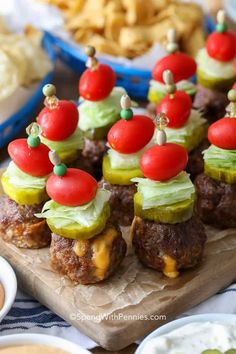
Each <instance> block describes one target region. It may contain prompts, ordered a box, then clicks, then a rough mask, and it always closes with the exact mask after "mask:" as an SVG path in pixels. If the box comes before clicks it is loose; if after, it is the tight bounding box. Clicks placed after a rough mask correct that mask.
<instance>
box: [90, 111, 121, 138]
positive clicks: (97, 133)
mask: <svg viewBox="0 0 236 354" xmlns="http://www.w3.org/2000/svg"><path fill="white" fill-rule="evenodd" d="M119 118H120V116H117V120H118V119H119ZM114 123H115V122H113V123H112V124H107V125H105V126H104V127H100V128H94V129H88V130H86V131H85V132H84V136H85V137H86V138H88V139H90V140H105V139H106V138H107V134H108V132H109V130H110V128H111V127H112V126H113V124H114Z"/></svg>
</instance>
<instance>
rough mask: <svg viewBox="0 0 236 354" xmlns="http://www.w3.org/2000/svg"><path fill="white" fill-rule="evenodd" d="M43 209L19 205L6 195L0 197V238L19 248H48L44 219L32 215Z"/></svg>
mask: <svg viewBox="0 0 236 354" xmlns="http://www.w3.org/2000/svg"><path fill="white" fill-rule="evenodd" d="M42 207H43V203H42V204H38V205H36V204H35V205H19V204H17V203H16V202H14V201H13V200H11V199H9V198H8V197H7V196H6V195H3V196H1V197H0V210H1V212H0V237H1V238H2V239H3V240H4V241H6V242H9V243H12V244H13V245H15V246H17V247H20V248H42V247H45V246H48V245H49V243H50V240H51V233H50V230H49V228H48V226H47V224H46V221H45V220H44V219H38V218H36V216H34V214H36V213H40V212H41V210H42Z"/></svg>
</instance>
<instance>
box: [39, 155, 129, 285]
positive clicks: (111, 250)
mask: <svg viewBox="0 0 236 354" xmlns="http://www.w3.org/2000/svg"><path fill="white" fill-rule="evenodd" d="M50 159H51V161H52V162H53V164H54V170H53V171H54V173H53V174H52V175H51V176H50V178H49V179H48V182H47V192H48V195H49V196H50V197H51V200H50V201H48V202H47V203H46V204H45V205H44V207H43V209H42V212H41V213H39V214H37V217H39V218H46V220H47V224H48V226H49V228H50V229H51V231H52V242H51V246H50V255H51V264H52V266H53V268H54V269H55V270H56V271H58V272H59V273H61V274H65V275H67V276H68V277H69V278H70V279H71V280H72V281H74V282H75V283H78V284H93V283H98V282H100V281H102V280H104V279H107V278H108V277H109V276H111V275H112V274H113V273H114V272H115V271H116V270H117V269H118V267H119V265H120V264H121V262H122V260H123V258H124V256H125V253H126V243H125V241H124V240H123V238H122V235H121V231H120V229H119V227H118V226H117V225H116V224H114V223H112V222H111V221H110V207H109V203H108V201H109V198H110V192H109V191H107V190H105V189H103V188H98V183H97V181H96V180H95V179H94V178H93V177H92V176H91V175H90V174H88V173H87V172H85V171H82V170H79V169H74V168H67V167H66V166H65V165H64V164H62V163H61V161H60V159H59V158H58V155H57V154H56V153H55V152H51V153H50Z"/></svg>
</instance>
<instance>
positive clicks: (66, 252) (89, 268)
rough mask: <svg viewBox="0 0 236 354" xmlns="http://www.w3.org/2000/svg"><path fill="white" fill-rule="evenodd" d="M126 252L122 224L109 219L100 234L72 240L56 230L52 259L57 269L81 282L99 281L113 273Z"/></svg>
mask: <svg viewBox="0 0 236 354" xmlns="http://www.w3.org/2000/svg"><path fill="white" fill-rule="evenodd" d="M125 254H126V243H125V241H124V239H123V238H122V234H121V231H120V229H119V227H117V226H113V225H112V224H110V223H108V224H107V225H106V227H105V229H104V230H103V231H102V232H101V233H100V234H99V235H97V236H95V237H93V238H91V239H88V240H72V239H69V238H63V237H61V236H59V235H56V234H52V243H51V247H50V255H51V263H52V266H53V268H54V269H55V270H57V271H58V272H59V273H61V274H65V275H67V276H68V277H69V278H70V279H71V280H72V281H74V282H76V283H78V284H93V283H98V282H100V281H102V280H104V279H107V278H108V277H109V276H111V275H112V274H113V273H114V272H115V271H116V269H117V268H118V267H119V265H120V264H121V262H122V260H123V259H124V257H125Z"/></svg>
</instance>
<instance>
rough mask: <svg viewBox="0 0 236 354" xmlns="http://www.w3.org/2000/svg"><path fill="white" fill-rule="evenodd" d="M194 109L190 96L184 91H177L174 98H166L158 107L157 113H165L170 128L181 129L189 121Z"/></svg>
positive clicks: (168, 96)
mask: <svg viewBox="0 0 236 354" xmlns="http://www.w3.org/2000/svg"><path fill="white" fill-rule="evenodd" d="M191 108H192V101H191V98H190V96H189V95H188V94H187V93H185V92H184V91H176V92H175V93H174V97H173V98H171V97H170V95H167V96H165V97H164V98H163V99H162V100H161V102H160V103H159V105H158V106H157V113H161V112H163V113H165V114H166V115H167V117H168V119H169V123H168V125H167V126H168V127H169V128H181V127H182V126H183V125H184V124H185V123H186V122H187V120H188V118H189V116H190V113H191Z"/></svg>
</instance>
